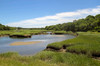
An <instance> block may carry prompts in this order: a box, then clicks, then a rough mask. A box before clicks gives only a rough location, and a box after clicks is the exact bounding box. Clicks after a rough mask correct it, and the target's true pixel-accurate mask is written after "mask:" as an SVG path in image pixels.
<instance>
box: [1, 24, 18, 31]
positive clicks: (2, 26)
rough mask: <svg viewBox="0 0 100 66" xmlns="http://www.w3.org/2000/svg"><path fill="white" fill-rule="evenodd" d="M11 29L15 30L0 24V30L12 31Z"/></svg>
mask: <svg viewBox="0 0 100 66" xmlns="http://www.w3.org/2000/svg"><path fill="white" fill-rule="evenodd" d="M13 29H16V28H15V27H9V26H5V25H2V24H0V30H13Z"/></svg>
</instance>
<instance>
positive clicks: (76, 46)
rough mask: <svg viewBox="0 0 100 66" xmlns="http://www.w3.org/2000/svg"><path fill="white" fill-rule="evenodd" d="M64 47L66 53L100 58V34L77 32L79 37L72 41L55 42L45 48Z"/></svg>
mask: <svg viewBox="0 0 100 66" xmlns="http://www.w3.org/2000/svg"><path fill="white" fill-rule="evenodd" d="M63 46H66V51H67V52H72V53H78V54H80V53H83V54H87V55H88V56H100V33H97V32H85V33H84V32H79V36H77V37H76V38H74V39H69V40H65V41H62V42H55V43H52V44H49V45H48V46H47V47H53V48H59V49H61V48H63Z"/></svg>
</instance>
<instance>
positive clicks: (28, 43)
mask: <svg viewBox="0 0 100 66" xmlns="http://www.w3.org/2000/svg"><path fill="white" fill-rule="evenodd" d="M40 42H42V41H29V42H14V43H11V44H10V45H11V46H16V45H30V44H36V43H40Z"/></svg>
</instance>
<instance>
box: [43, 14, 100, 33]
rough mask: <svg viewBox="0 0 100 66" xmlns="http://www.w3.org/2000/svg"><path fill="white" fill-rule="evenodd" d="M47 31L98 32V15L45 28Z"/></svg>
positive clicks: (99, 23) (99, 18)
mask: <svg viewBox="0 0 100 66" xmlns="http://www.w3.org/2000/svg"><path fill="white" fill-rule="evenodd" d="M45 29H47V30H57V31H60V30H65V31H73V32H76V31H100V14H98V15H96V16H92V15H89V16H87V17H86V18H84V19H79V20H74V21H73V22H68V23H63V24H57V25H51V26H46V27H45Z"/></svg>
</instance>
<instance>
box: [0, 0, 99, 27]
mask: <svg viewBox="0 0 100 66" xmlns="http://www.w3.org/2000/svg"><path fill="white" fill-rule="evenodd" d="M96 14H100V0H0V23H1V24H4V25H9V26H16V27H28V28H30V27H45V26H46V25H53V24H58V23H64V22H69V21H73V20H74V19H79V18H84V17H86V16H87V15H96Z"/></svg>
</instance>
